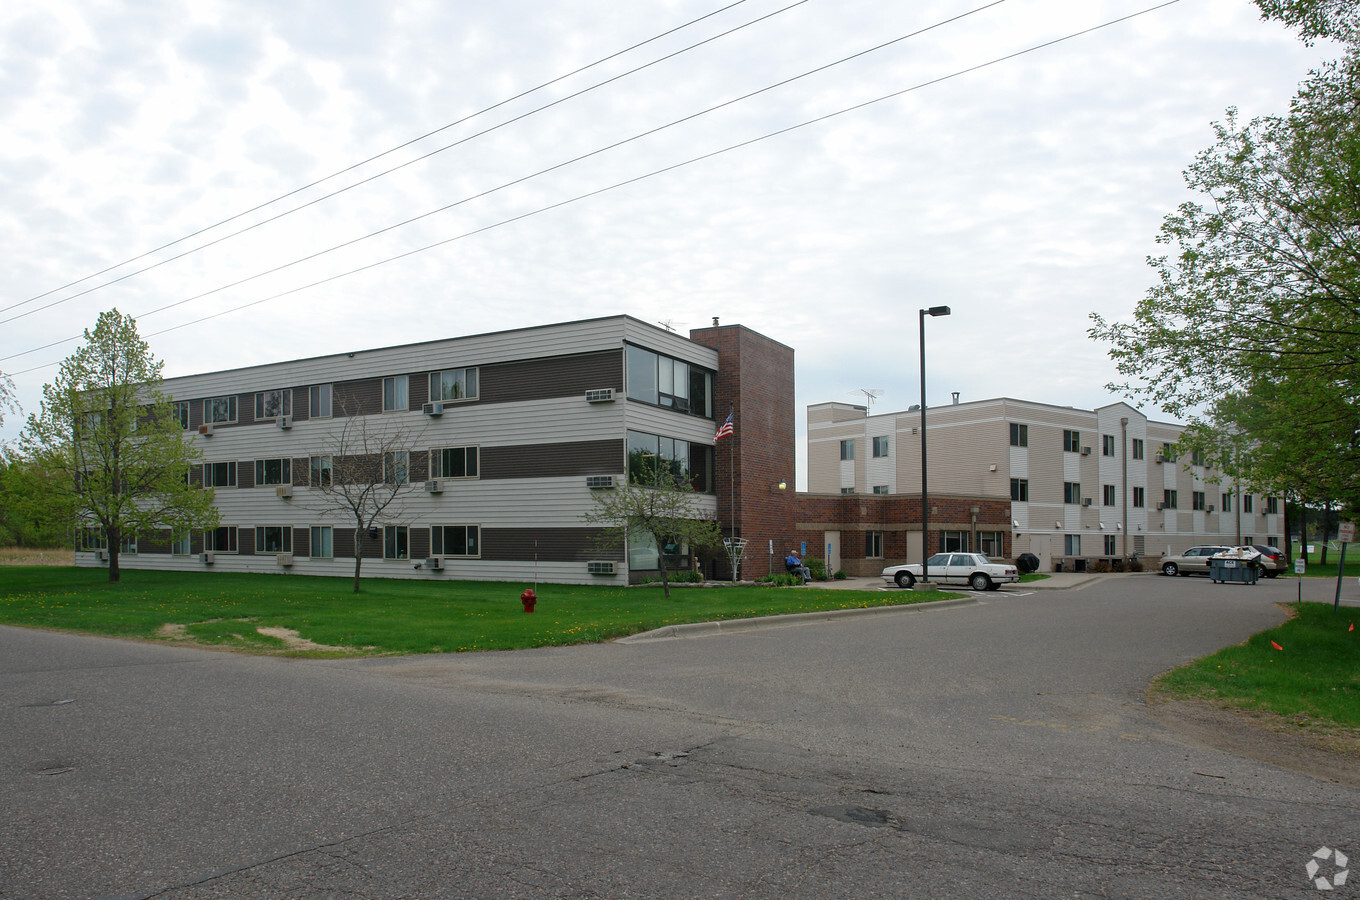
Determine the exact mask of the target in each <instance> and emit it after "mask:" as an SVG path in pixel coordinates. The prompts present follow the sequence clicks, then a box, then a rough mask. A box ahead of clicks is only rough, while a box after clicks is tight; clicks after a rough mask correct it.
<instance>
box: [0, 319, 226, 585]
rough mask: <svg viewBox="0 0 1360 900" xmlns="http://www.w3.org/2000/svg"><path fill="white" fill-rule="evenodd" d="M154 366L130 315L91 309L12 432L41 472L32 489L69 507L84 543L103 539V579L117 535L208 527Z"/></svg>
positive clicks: (113, 572) (207, 493)
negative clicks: (38, 406) (78, 337)
mask: <svg viewBox="0 0 1360 900" xmlns="http://www.w3.org/2000/svg"><path fill="white" fill-rule="evenodd" d="M163 365H164V364H163V363H162V362H160V361H159V360H157V359H155V358H154V357H153V356H152V355H151V349H150V347H149V346H148V345H147V343H146V342H145V341H143V340H142V339H141V337H140V336H139V335H138V334H137V324H136V322H135V321H134V320H133V318H132V317H131V316H123V315H122V314H120V313H119V312H118V311H117V310H116V309H115V310H109V311H108V312H105V313H101V314H100V316H99V321H98V322H97V323H96V324H95V328H94V330H93V331H90V330H89V329H86V330H85V343H84V345H83V346H81V347H80V348H79V349H78V350H76V352H75V353H73V354H72V355H71V356H69V357H67V358H66V359H65V360H64V361H63V362H62V364H61V368H60V370H59V371H58V373H57V377H56V380H55V381H53V382H52V383H51V384H47V385H44V386H43V401H42V411H41V412H40V413H38V414H36V415H30V416H29V417H28V424H27V426H26V427H25V429H24V432H23V434H22V435H21V436H20V438H19V446H20V449H21V450H22V452H23V453H24V455H25V456H26V457H27V458H28V459H30V460H31V461H32V463H33V465H34V466H35V467H36V471H40V472H42V473H44V474H45V475H49V476H51V477H45V478H43V479H35V480H34V481H33V482H32V484H33V486H34V487H35V489H41V490H42V491H44V495H45V497H46V498H47V500H48V501H49V502H50V503H52V504H54V505H57V506H59V507H60V506H69V508H70V509H71V510H72V511H73V512H74V514H75V517H76V527H77V528H78V529H79V531H78V534H79V535H81V536H82V539H83V540H84V542H85V546H90V545H91V544H95V545H104V546H107V549H108V555H109V581H111V582H116V581H118V580H119V575H120V573H119V554H120V550H121V549H122V546H123V544H124V542H125V541H131V540H136V539H138V538H145V537H150V536H152V535H156V534H158V533H163V532H168V533H169V534H170V535H173V536H179V535H187V534H189V533H190V532H191V531H193V530H197V529H202V528H214V527H216V525H217V510H216V509H215V508H214V507H213V505H212V499H213V492H212V490H211V489H210V488H208V489H204V488H199V487H195V486H193V485H191V484H190V478H189V472H190V469H191V467H192V466H193V464H194V463H195V462H196V461H198V460H199V459H200V458H201V453H200V452H199V451H198V450H197V449H196V448H195V447H194V446H193V443H192V442H191V441H190V440H189V439H188V437H187V436H186V433H185V431H184V430H183V427H182V425H181V423H180V421H179V420H178V419H177V418H176V417H175V415H174V412H173V409H172V407H171V403H170V400H169V397H168V396H167V395H166V394H165V393H164V392H162V391H161V389H160V386H161V369H162V367H163Z"/></svg>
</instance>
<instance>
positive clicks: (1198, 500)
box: [1190, 491, 1206, 511]
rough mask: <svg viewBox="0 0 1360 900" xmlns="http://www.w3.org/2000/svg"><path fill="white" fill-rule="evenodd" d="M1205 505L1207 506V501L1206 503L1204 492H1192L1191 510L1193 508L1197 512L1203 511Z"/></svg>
mask: <svg viewBox="0 0 1360 900" xmlns="http://www.w3.org/2000/svg"><path fill="white" fill-rule="evenodd" d="M1205 505H1206V501H1205V497H1204V491H1191V492H1190V508H1191V509H1196V510H1200V511H1203V509H1204V507H1205Z"/></svg>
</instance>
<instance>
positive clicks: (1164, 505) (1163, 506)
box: [1157, 503, 1166, 510]
mask: <svg viewBox="0 0 1360 900" xmlns="http://www.w3.org/2000/svg"><path fill="white" fill-rule="evenodd" d="M1157 508H1158V509H1159V510H1161V509H1166V504H1165V503H1158V504H1157Z"/></svg>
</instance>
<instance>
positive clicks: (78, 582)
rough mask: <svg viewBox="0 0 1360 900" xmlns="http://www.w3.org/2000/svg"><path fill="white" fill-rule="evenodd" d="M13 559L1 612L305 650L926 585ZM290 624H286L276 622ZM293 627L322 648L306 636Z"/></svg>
mask: <svg viewBox="0 0 1360 900" xmlns="http://www.w3.org/2000/svg"><path fill="white" fill-rule="evenodd" d="M122 576H123V580H122V582H121V583H119V584H116V585H110V584H109V583H108V580H107V579H108V573H107V572H106V571H105V570H103V569H85V568H80V569H77V568H74V567H69V566H67V567H54V566H10V567H6V568H5V569H4V570H3V572H2V573H0V624H7V625H27V626H34V627H39V628H55V629H63V630H69V631H80V632H88V633H90V634H103V635H115V636H121V637H137V638H152V639H162V640H178V641H192V642H195V643H201V644H211V645H218V646H228V647H237V648H241V649H250V650H256V651H262V652H288V653H296V654H305V655H314V656H315V655H333V654H340V653H346V654H353V653H363V654H400V653H453V652H464V651H472V650H511V649H520V648H525V647H544V646H553V645H562V644H580V643H591V642H595V641H603V640H609V639H610V638H615V637H621V636H624V635H628V634H636V633H638V632H642V631H649V630H651V629H653V628H660V627H662V626H664V625H673V624H680V623H688V622H708V621H715V620H720V619H739V618H748V617H752V616H767V615H780V614H786V613H799V612H818V611H824V610H833V609H848V608H858V607H870V606H895V605H903V604H908V603H920V602H923V601H928V600H938V599H941V598H942V597H946V596H951V595H947V594H942V593H939V592H929V591H915V592H912V591H853V590H828V589H819V588H813V587H797V588H771V587H752V586H736V587H733V586H724V587H713V588H685V587H672V588H671V597H670V599H669V600H668V599H666V597H665V596H664V595H663V593H662V591H661V588H660V587H659V586H658V587H637V588H618V587H596V586H589V585H558V584H543V585H539V587H538V589H537V593H538V597H539V599H538V605H537V609H536V611H535V612H534V613H533V614H531V615H526V614H525V613H524V610H523V607H522V605H521V604H520V600H519V596H520V593H521V592H522V591H523V590H524V589H525V588H526V587H529V586H530V585H527V584H513V583H495V582H466V581H441V582H436V583H432V582H428V581H409V580H395V579H378V578H374V579H366V580H365V581H364V582H363V589H362V592H361V593H359V594H354V593H352V591H351V587H352V582H351V581H350V580H349V579H345V578H318V577H309V576H302V575H247V574H235V573H220V574H219V573H212V574H205V573H182V572H149V571H145V570H141V571H138V570H127V569H125V570H123V573H122ZM280 629H282V630H283V631H280ZM293 633H296V636H297V638H300V639H303V640H306V641H311V642H314V643H315V644H317V645H321V646H322V647H323V648H330V649H317V648H315V647H313V648H311V649H303V648H300V647H299V645H298V642H297V640H296V639H293Z"/></svg>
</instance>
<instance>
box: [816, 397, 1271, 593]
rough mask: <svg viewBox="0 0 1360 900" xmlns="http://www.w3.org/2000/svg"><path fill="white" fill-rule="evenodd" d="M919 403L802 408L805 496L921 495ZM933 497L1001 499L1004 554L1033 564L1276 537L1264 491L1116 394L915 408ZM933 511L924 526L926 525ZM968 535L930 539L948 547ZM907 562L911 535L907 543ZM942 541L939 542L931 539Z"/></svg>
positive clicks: (988, 534) (914, 549)
mask: <svg viewBox="0 0 1360 900" xmlns="http://www.w3.org/2000/svg"><path fill="white" fill-rule="evenodd" d="M920 426H921V413H920V411H919V410H915V409H914V410H909V411H906V412H892V413H882V414H878V415H869V412H868V410H867V409H866V408H865V407H863V406H857V405H852V404H847V403H820V404H814V405H812V406H809V407H808V435H807V441H808V490H809V492H810V493H814V494H819V493H820V494H835V493H841V494H866V493H867V494H889V495H892V494H916V495H919V494H920V491H921V437H920ZM926 429H927V437H928V440H929V445H928V448H927V449H928V459H929V460H930V472H929V483H928V488H929V491H930V496H931V498H932V505H934V502H933V498H935V497H937V496H952V497H958V498H965V499H966V498H969V497H973V498H990V499H999V498H1009V500H1010V510H1011V513H1010V517H1009V518H1010V521H1009V522H1008V523H999V524H1000V526H1001V527H1002V528H1005V529H1006V531H1007V532H1008V537H1009V540H1006V541H1005V544H1006V545H1007V546H1008V548H1009V553H1008V554H1007V555H1009V556H1011V557H1014V556H1016V555H1019V554H1021V553H1025V552H1031V553H1034V554H1035V555H1037V556H1038V557H1039V558H1040V560H1041V563H1042V567H1043V569H1049V568H1051V567H1052V565H1053V564H1054V562H1055V561H1059V560H1067V561H1070V562H1069V564H1070V565H1072V566H1073V567H1080V566H1084V565H1086V564H1087V563H1089V562H1090V561H1092V560H1094V559H1099V558H1118V557H1129V556H1134V555H1137V556H1140V557H1141V556H1154V557H1156V556H1161V555H1163V554H1167V553H1179V552H1180V551H1181V550H1184V549H1185V548H1187V547H1189V546H1192V545H1194V544H1200V543H1222V544H1241V543H1267V544H1272V545H1276V546H1281V545H1280V540H1281V536H1282V535H1283V534H1284V530H1285V527H1286V524H1285V521H1284V518H1283V515H1282V513H1283V504H1282V502H1281V501H1280V500H1279V499H1278V498H1276V497H1270V496H1264V495H1259V494H1252V493H1250V492H1244V491H1242V490H1241V489H1240V488H1239V486H1238V485H1237V484H1235V483H1233V482H1231V481H1230V480H1227V479H1224V478H1223V477H1222V475H1221V473H1218V472H1215V471H1214V470H1211V469H1208V468H1206V467H1205V466H1203V465H1200V464H1197V461H1196V460H1195V459H1194V458H1180V459H1177V458H1174V457H1173V456H1172V450H1171V448H1172V446H1173V445H1174V444H1175V443H1176V442H1177V441H1178V440H1179V438H1180V435H1181V431H1182V429H1181V427H1180V426H1178V425H1173V424H1168V423H1164V422H1154V421H1149V420H1148V418H1147V417H1146V416H1144V415H1143V414H1141V413H1140V412H1138V411H1137V410H1136V409H1134V408H1132V407H1130V406H1128V405H1127V404H1124V403H1114V404H1111V405H1109V406H1103V407H1101V408H1099V409H1095V410H1081V409H1074V408H1072V407H1065V406H1050V405H1047V404H1043V403H1034V402H1031V401H1025V400H1014V399H1009V398H998V399H994V400H982V401H976V402H969V403H955V404H953V405H950V406H943V407H931V408H929V409H928V410H927V417H926ZM934 525H935V522H934V516H932V528H933V527H934ZM971 533H972V534H979V533H981V534H982V535H984V536H985V538H984V539H985V540H986V541H987V542H988V544H989V546H987V547H970V546H960V544H963V543H967V542H968V541H969V539H970V532H969V531H966V530H960V531H957V532H950V533H949V534H948V535H947V536H944V537H943V538H940V540H942V541H943V542H945V543H948V544H950V546H949V547H948V549H955V548H957V549H966V550H981V551H983V552H992V551H994V549H995V547H996V546H997V543H998V542H997V537H1002V538H1004V537H1006V536H1005V535H998V536H997V537H993V535H994V534H995V532H993V531H991V530H988V529H987V528H985V527H984V528H983V529H982V530H981V532H979V531H978V529H977V527H974V529H973V530H972V532H971ZM906 546H907V548H908V556H909V557H910V558H912V559H913V560H917V559H919V556H917V555H916V554H918V553H919V552H920V546H921V545H920V538H919V535H917V536H916V537H915V541H914V543H913V542H912V541H911V540H910V539H909V540H908V543H907V545H906ZM932 549H933V550H934V549H943V548H932Z"/></svg>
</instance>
